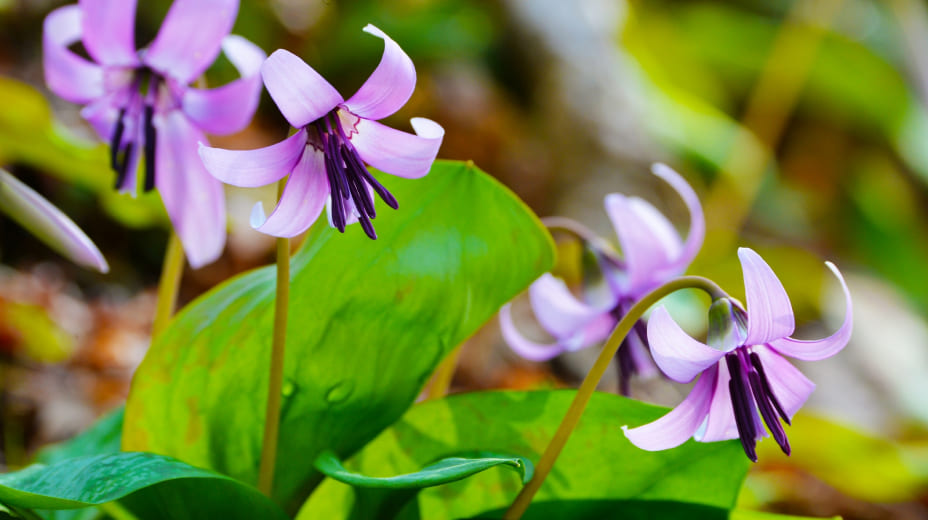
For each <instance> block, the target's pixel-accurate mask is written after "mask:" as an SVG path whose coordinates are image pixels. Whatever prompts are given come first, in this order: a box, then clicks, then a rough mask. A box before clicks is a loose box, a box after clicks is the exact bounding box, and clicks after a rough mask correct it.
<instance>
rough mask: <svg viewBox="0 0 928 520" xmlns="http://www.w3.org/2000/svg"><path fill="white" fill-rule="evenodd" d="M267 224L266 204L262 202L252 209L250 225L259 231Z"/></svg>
mask: <svg viewBox="0 0 928 520" xmlns="http://www.w3.org/2000/svg"><path fill="white" fill-rule="evenodd" d="M265 222H267V215H266V214H265V213H264V204H262V203H261V202H260V201H259V202H258V203H256V204H255V205H254V207H253V208H251V217H250V218H249V224H251V227H252V228H254V229H258V228H259V227H261V226H263V225H264V223H265Z"/></svg>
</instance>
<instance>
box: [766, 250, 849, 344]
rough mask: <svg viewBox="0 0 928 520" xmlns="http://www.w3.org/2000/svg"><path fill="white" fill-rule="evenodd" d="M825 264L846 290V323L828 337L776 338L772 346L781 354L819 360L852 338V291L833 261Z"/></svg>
mask: <svg viewBox="0 0 928 520" xmlns="http://www.w3.org/2000/svg"><path fill="white" fill-rule="evenodd" d="M825 265H827V266H828V268H829V269H831V272H833V273H835V276H837V277H838V281H839V282H841V288H842V289H843V290H844V323H842V324H841V327H840V328H839V329H838V330H837V331H836V332H835V333H834V334H832V335H831V336H828V337H827V338H823V339H819V340H813V341H805V340H799V339H793V338H782V339H776V340H773V341H771V342H770V346H771V347H773V348H774V350H776V351H777V352H779V353H780V354H785V355H787V356H789V357H793V358H796V359H803V360H806V361H817V360H819V359H825V358H828V357H831V356H833V355H835V354H837V353H838V352H840V351H841V349H843V348H844V346H845V345H847V342H848V341H850V339H851V330H852V329H853V324H854V306H853V304H852V302H851V291H850V290H848V288H847V283H845V281H844V277H843V276H841V272H840V271H838V268H837V267H835V265H834V264H832V263H831V262H825Z"/></svg>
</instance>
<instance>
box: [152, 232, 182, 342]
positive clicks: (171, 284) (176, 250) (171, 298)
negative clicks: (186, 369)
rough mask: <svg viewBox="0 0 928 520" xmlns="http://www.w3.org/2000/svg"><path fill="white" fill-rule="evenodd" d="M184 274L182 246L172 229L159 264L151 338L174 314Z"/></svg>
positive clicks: (155, 335) (157, 333)
mask: <svg viewBox="0 0 928 520" xmlns="http://www.w3.org/2000/svg"><path fill="white" fill-rule="evenodd" d="M183 274H184V247H183V245H182V244H181V243H180V237H178V236H177V233H175V232H174V230H173V229H172V230H171V235H170V236H169V237H168V247H167V250H166V251H165V253H164V264H162V266H161V280H160V281H159V282H158V303H157V307H156V308H155V319H154V322H153V323H152V326H151V338H152V340H153V341H154V339H155V338H157V337H158V336H160V335H161V333H162V332H164V329H165V328H166V327H167V326H168V323H170V322H171V316H173V315H174V308H175V306H176V305H177V293H178V290H179V289H180V279H181V276H182V275H183Z"/></svg>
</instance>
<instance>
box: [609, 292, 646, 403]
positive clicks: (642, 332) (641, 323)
mask: <svg viewBox="0 0 928 520" xmlns="http://www.w3.org/2000/svg"><path fill="white" fill-rule="evenodd" d="M633 303H634V302H631V301H627V300H620V301H619V303H618V304H617V305H616V306H615V307H614V308H613V309H612V310H611V311H609V312H610V314H611V315H612V317H613V318H615V320H616V322H618V321H621V320H622V317H623V316H624V315H625V314H626V312H628V309H630V308H631V306H632V304H633ZM632 334H634V335H635V336H637V337H638V340H639V341H640V342H641V344H642V345H644V346H645V347H647V346H648V325H647V322H646V321H645V320H644V319H640V320H638V321H636V322H635V324H634V325H633V326H632V330H631V332H630V333H629V336H628V337H626V338H625V340H624V341H622V345H621V346H620V347H619V351H618V353H617V354H616V361H617V365H618V369H619V374H618V376H619V393H620V394H622V395H624V396H629V395H631V379H632V376H634V375H635V374H637V373H639V372H640V371H641V367H639V366H638V363H637V362H636V361H635V356H634V355H633V354H632V346H631V341H629V338H630V337H632V336H631V335H632Z"/></svg>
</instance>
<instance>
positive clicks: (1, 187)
mask: <svg viewBox="0 0 928 520" xmlns="http://www.w3.org/2000/svg"><path fill="white" fill-rule="evenodd" d="M0 211H2V212H3V213H6V214H7V215H8V216H9V217H10V218H12V219H13V220H15V221H16V222H19V224H20V225H21V226H23V227H24V228H26V229H27V230H29V231H30V232H31V233H32V234H33V235H35V237H36V238H38V239H39V240H41V241H42V242H45V244H47V245H48V246H49V247H51V248H52V249H54V250H55V251H58V252H59V253H61V254H62V255H64V256H66V257H67V258H69V259H70V260H71V261H73V262H74V263H76V264H78V265H82V266H84V267H90V268H92V269H96V270H97V271H100V272H101V273H105V272H107V271H109V270H110V268H109V266H108V265H107V264H106V260H105V259H104V258H103V255H102V254H100V250H99V249H97V246H95V245H94V244H93V242H91V240H90V238H88V237H87V235H85V234H84V232H83V231H81V230H80V228H78V227H77V224H75V223H74V222H73V221H72V220H71V219H69V218H68V217H67V216H66V215H65V214H64V213H62V212H61V210H59V209H58V208H56V207H55V206H54V205H52V203H51V202H49V201H47V200H45V199H44V198H43V197H42V196H41V195H39V194H38V193H36V192H35V191H33V190H32V188H30V187H28V186H26V185H25V184H23V183H22V182H20V181H19V180H17V179H16V177H13V176H12V175H10V174H9V173H8V172H7V171H5V170H0Z"/></svg>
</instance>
